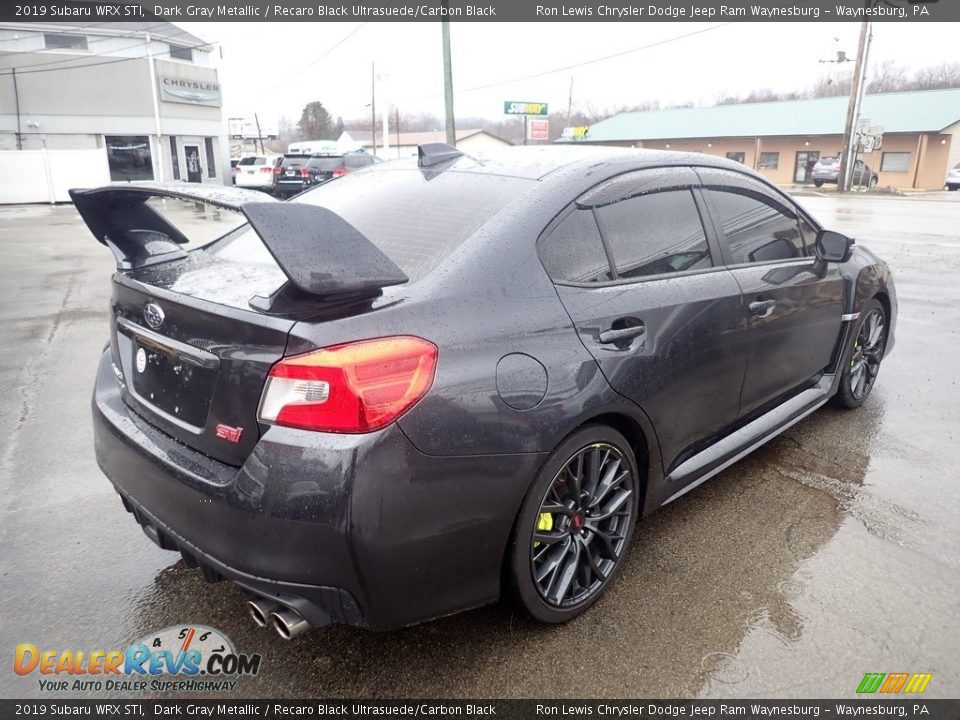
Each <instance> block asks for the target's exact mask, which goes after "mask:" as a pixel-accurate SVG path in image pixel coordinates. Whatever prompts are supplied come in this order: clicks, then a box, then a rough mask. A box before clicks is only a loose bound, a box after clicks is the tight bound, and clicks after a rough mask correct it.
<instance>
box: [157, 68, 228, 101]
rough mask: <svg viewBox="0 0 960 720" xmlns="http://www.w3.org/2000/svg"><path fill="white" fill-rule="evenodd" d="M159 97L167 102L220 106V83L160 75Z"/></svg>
mask: <svg viewBox="0 0 960 720" xmlns="http://www.w3.org/2000/svg"><path fill="white" fill-rule="evenodd" d="M157 80H158V82H159V83H160V99H161V100H165V101H167V102H178V103H188V104H190V105H210V106H212V107H220V99H221V98H220V83H217V82H211V81H208V80H191V79H189V78H180V77H170V76H169V75H160V76H159V77H158V78H157Z"/></svg>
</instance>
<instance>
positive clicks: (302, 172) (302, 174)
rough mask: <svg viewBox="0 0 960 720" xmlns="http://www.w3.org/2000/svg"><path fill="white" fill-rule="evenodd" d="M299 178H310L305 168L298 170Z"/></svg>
mask: <svg viewBox="0 0 960 720" xmlns="http://www.w3.org/2000/svg"><path fill="white" fill-rule="evenodd" d="M300 177H302V178H308V177H310V171H309V170H308V169H307V168H305V167H303V168H300Z"/></svg>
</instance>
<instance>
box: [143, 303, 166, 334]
mask: <svg viewBox="0 0 960 720" xmlns="http://www.w3.org/2000/svg"><path fill="white" fill-rule="evenodd" d="M143 319H144V320H146V321H147V325H149V326H150V327H152V328H153V329H154V330H157V329H159V327H160V326H161V325H163V309H162V308H161V307H160V306H159V305H157V304H156V303H147V306H146V307H145V308H144V309H143Z"/></svg>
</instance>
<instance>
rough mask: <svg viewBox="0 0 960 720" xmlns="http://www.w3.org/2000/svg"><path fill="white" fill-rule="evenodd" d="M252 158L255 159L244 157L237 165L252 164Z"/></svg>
mask: <svg viewBox="0 0 960 720" xmlns="http://www.w3.org/2000/svg"><path fill="white" fill-rule="evenodd" d="M254 160H256V158H254V157H245V158H243V160H241V161H240V162H238V163H237V165H253V162H254Z"/></svg>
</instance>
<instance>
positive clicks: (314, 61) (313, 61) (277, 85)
mask: <svg viewBox="0 0 960 720" xmlns="http://www.w3.org/2000/svg"><path fill="white" fill-rule="evenodd" d="M366 25H367V23H365V22H362V23H360V24H359V25H357V27H355V28H354V29H353V30H351V31H350V32H348V33H347V34H346V35H344V36H343V37H342V38H340V40H338V41H337V42H336V43H335V44H334V45H333V46H331V47H330V48H328V49H327V50H325V51H324V52H323V53H321V54H320V55H318V56H317V57H315V58H314V59H313V60H311V61H310V62H309V63H307V64H306V65H304V66H303V67H302V68H300V69H299V70H297V71H296V72H295V73H293V74H292V75H290V76H288V77H287V78H285V79H283V80H281V81H280V82H278V83H276V84H275V85H273V87H271V88H270V89H269V90H267V91H266V93H264V94H265V95H269V94H270V93H272V92H273V91H275V90H277V89H278V88H280V87H282V86H283V85H286V84H287V83H288V82H290V81H291V80H293V79H294V78H295V77H299V76H300V75H302V74H303V73H305V72H306V71H307V70H309V69H310V68H311V67H313V66H314V65H316V64H317V63H318V62H320V61H321V60H323V59H324V58H325V57H326V56H327V55H329V54H330V53H332V52H333V51H334V50H336V49H337V48H338V47H340V46H341V45H343V44H344V43H345V42H346V41H347V40H349V39H350V38H351V37H353V36H354V35H356V34H357V33H358V32H359V31H360V30H362V29H363V28H364V27H366Z"/></svg>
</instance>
